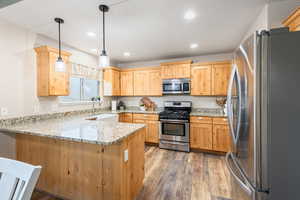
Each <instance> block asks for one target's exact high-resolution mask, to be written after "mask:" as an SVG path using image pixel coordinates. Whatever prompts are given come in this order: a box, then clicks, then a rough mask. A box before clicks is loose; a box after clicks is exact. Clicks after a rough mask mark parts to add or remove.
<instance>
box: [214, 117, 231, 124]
mask: <svg viewBox="0 0 300 200" xmlns="http://www.w3.org/2000/svg"><path fill="white" fill-rule="evenodd" d="M213 123H214V124H224V125H227V124H228V119H227V118H225V117H216V118H213Z"/></svg>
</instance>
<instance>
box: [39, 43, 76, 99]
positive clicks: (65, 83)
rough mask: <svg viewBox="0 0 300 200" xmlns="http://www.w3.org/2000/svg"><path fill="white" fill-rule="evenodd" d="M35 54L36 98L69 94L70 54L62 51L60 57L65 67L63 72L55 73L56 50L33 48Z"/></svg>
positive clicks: (47, 47) (44, 47) (43, 47)
mask: <svg viewBox="0 0 300 200" xmlns="http://www.w3.org/2000/svg"><path fill="white" fill-rule="evenodd" d="M35 52H36V53H37V76H38V77H37V85H38V86H37V94H38V96H68V95H69V93H70V90H69V82H70V80H69V79H70V70H71V67H70V64H69V57H70V56H71V54H70V53H68V52H65V51H62V53H61V56H62V59H63V61H64V63H65V65H66V70H65V72H56V71H55V63H56V60H57V58H58V55H59V54H58V50H57V49H55V48H51V47H49V46H41V47H38V48H35Z"/></svg>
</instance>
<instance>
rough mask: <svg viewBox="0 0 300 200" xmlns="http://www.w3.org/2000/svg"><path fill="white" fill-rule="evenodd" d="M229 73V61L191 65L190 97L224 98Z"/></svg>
mask: <svg viewBox="0 0 300 200" xmlns="http://www.w3.org/2000/svg"><path fill="white" fill-rule="evenodd" d="M230 73H231V62H230V61H225V62H211V63H195V64H193V65H192V69H191V74H192V75H191V95H194V96H209V95H213V96H226V95H227V87H228V81H229V78H230Z"/></svg>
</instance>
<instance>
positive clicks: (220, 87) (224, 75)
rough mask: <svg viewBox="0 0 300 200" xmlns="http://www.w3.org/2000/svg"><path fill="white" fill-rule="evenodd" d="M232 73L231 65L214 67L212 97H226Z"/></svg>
mask: <svg viewBox="0 0 300 200" xmlns="http://www.w3.org/2000/svg"><path fill="white" fill-rule="evenodd" d="M230 73H231V63H220V64H214V65H212V95H218V96H226V95H227V88H228V82H229V79H230Z"/></svg>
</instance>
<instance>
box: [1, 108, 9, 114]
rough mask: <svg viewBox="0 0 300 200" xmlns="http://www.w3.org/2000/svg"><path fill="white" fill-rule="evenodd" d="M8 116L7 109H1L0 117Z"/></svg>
mask: <svg viewBox="0 0 300 200" xmlns="http://www.w3.org/2000/svg"><path fill="white" fill-rule="evenodd" d="M6 115H8V109H7V108H1V116H6Z"/></svg>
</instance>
